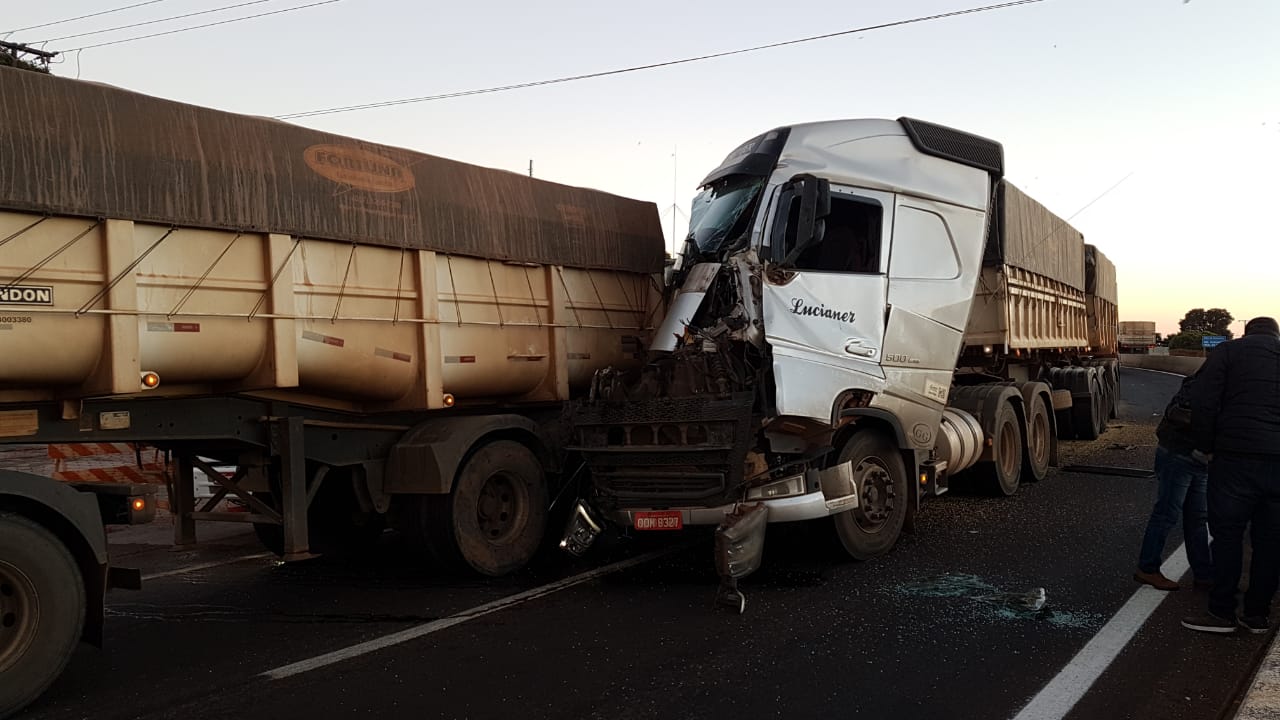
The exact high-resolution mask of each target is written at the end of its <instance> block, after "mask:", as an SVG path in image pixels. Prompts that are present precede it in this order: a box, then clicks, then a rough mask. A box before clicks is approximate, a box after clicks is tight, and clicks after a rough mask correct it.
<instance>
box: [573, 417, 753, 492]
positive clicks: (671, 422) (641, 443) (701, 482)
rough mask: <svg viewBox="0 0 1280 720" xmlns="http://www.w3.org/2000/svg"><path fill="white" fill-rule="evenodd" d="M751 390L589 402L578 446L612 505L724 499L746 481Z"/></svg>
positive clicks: (579, 420)
mask: <svg viewBox="0 0 1280 720" xmlns="http://www.w3.org/2000/svg"><path fill="white" fill-rule="evenodd" d="M751 405H752V395H751V393H738V394H734V395H731V396H729V397H725V398H715V397H693V398H662V399H656V400H645V401H637V402H626V403H616V404H612V403H611V404H605V403H595V404H589V405H583V406H581V407H579V408H578V410H577V412H575V414H574V435H575V438H576V439H577V441H578V445H577V447H575V448H574V449H575V450H578V451H579V452H581V453H582V455H583V457H584V458H585V460H586V462H587V465H588V466H589V467H590V469H591V474H592V479H593V484H594V487H595V489H596V494H597V499H598V500H599V501H600V503H601V504H602V505H604V506H606V507H617V508H625V507H649V506H664V505H672V504H677V503H688V502H696V503H700V504H712V503H714V504H719V503H722V502H725V501H727V499H728V496H730V495H732V494H733V491H734V490H736V489H737V487H738V486H739V485H741V484H742V474H743V463H744V462H745V460H746V453H747V448H748V446H749V444H750V440H751Z"/></svg>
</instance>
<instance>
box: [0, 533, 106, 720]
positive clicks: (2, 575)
mask: <svg viewBox="0 0 1280 720" xmlns="http://www.w3.org/2000/svg"><path fill="white" fill-rule="evenodd" d="M85 612H86V596H85V587H84V579H83V578H82V577H81V575H80V569H79V567H78V566H77V565H76V561H75V558H73V557H72V556H71V552H70V551H69V550H68V549H67V547H66V546H65V545H63V544H62V541H61V540H59V539H58V538H57V537H55V536H54V534H53V533H51V532H49V531H48V530H46V529H45V528H44V527H42V526H40V525H38V524H36V523H34V522H32V521H31V520H28V519H27V518H25V517H23V516H21V515H15V514H13V513H0V717H8V716H9V715H10V714H12V713H15V712H17V711H18V710H20V709H22V708H23V707H26V705H27V704H28V703H30V702H31V701H32V700H35V699H36V698H37V697H39V695H40V693H42V692H44V690H45V688H47V687H49V685H50V684H51V683H52V682H53V681H54V679H55V678H57V677H58V675H59V674H60V673H61V672H62V669H63V668H64V667H66V665H67V662H68V661H69V660H70V659H71V653H72V652H73V651H74V650H75V649H76V645H77V644H78V643H79V642H80V633H81V632H82V630H83V629H84V616H85Z"/></svg>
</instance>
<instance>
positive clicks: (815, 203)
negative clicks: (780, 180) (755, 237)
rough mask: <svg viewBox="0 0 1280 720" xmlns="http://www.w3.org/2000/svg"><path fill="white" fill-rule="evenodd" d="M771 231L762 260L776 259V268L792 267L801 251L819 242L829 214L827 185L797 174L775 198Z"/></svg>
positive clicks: (829, 194)
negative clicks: (776, 201)
mask: <svg viewBox="0 0 1280 720" xmlns="http://www.w3.org/2000/svg"><path fill="white" fill-rule="evenodd" d="M774 212H775V214H776V217H775V218H774V221H773V232H772V233H771V235H770V238H769V246H768V248H767V252H765V253H763V258H762V259H764V260H772V259H774V258H780V259H779V260H778V261H777V263H778V265H780V266H784V267H785V266H790V265H793V264H794V263H795V262H796V260H797V259H798V258H799V257H800V256H801V255H802V254H804V251H805V250H808V249H809V248H811V247H813V246H814V245H816V244H817V243H820V242H822V236H823V234H824V232H825V229H826V221H825V218H826V217H827V216H828V215H830V214H831V182H830V181H828V180H826V179H824V178H818V177H814V176H813V175H797V176H795V177H794V178H792V179H791V181H790V182H788V183H787V184H786V185H783V186H782V192H781V193H780V194H779V196H778V206H777V208H776V209H775V210H774Z"/></svg>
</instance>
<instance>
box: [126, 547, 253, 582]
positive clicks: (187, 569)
mask: <svg viewBox="0 0 1280 720" xmlns="http://www.w3.org/2000/svg"><path fill="white" fill-rule="evenodd" d="M265 557H275V556H274V555H273V554H272V553H269V552H264V553H255V554H253V555H241V556H240V557H237V558H231V559H229V560H218V561H216V562H207V563H200V564H198V565H188V566H186V567H180V568H178V569H176V570H165V571H164V572H158V573H151V574H150V575H143V576H142V580H143V581H144V582H145V581H147V580H156V579H158V578H163V577H173V576H174V575H186V574H187V573H193V572H199V571H201V570H208V569H209V568H216V567H222V566H223V565H234V564H235V563H238V562H244V561H246V560H258V559H261V558H265Z"/></svg>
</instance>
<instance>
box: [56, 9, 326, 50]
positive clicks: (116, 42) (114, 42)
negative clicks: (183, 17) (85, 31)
mask: <svg viewBox="0 0 1280 720" xmlns="http://www.w3.org/2000/svg"><path fill="white" fill-rule="evenodd" d="M336 2H342V0H322V2H313V3H309V4H307V5H298V6H295V7H291V8H284V9H282V10H272V11H271V12H264V13H258V14H257V15H245V16H244V17H238V18H231V19H230V20H219V21H218V22H211V23H205V24H203V25H192V26H191V27H184V28H178V29H177V30H166V31H164V32H158V33H151V34H150V35H138V36H137V37H131V38H124V39H123V40H111V41H109V42H103V43H97V44H95V45H85V46H84V47H78V48H71V49H70V50H62V51H60V52H69V53H70V52H78V51H80V50H89V49H92V48H100V47H106V46H108V45H119V44H120V43H127V42H134V41H135V40H146V39H147V38H153V37H161V36H163V35H174V34H176V33H183V32H187V31H190V30H200V29H202V28H210V27H216V26H218V25H227V24H229V23H234V22H240V21H241V20H252V19H254V18H260V17H267V16H268V15H280V14H281V13H287V12H293V11H294V10H306V9H307V8H313V7H318V6H320V5H330V4H333V3H336Z"/></svg>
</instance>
